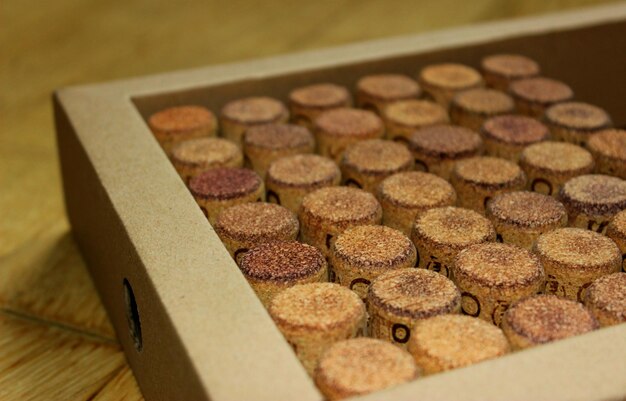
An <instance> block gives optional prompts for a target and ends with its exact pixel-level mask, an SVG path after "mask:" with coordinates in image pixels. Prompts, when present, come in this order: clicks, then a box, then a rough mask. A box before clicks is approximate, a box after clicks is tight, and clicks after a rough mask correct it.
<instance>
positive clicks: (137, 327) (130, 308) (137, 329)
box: [124, 279, 143, 352]
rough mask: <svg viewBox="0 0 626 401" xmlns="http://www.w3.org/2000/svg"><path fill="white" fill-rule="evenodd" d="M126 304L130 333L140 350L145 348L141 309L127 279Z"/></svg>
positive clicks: (125, 282)
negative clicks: (142, 334)
mask: <svg viewBox="0 0 626 401" xmlns="http://www.w3.org/2000/svg"><path fill="white" fill-rule="evenodd" d="M124 305H125V306H126V321H127V322H128V334H129V335H130V338H131V339H132V340H133V344H134V345H135V349H136V350H137V351H138V352H139V351H141V349H142V348H143V340H142V337H141V320H140V319H139V309H138V308H137V301H136V300H135V293H134V292H133V287H131V285H130V283H129V282H128V280H127V279H124Z"/></svg>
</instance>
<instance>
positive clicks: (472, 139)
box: [409, 125, 483, 180]
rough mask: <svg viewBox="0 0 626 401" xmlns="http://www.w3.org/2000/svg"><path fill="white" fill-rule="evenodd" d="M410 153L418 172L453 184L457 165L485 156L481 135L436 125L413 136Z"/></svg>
mask: <svg viewBox="0 0 626 401" xmlns="http://www.w3.org/2000/svg"><path fill="white" fill-rule="evenodd" d="M409 149H411V152H412V153H413V157H414V158H415V168H416V169H417V170H418V171H425V172H429V173H433V174H436V175H438V176H439V177H441V178H443V179H444V180H449V179H450V175H451V173H452V168H453V167H454V163H455V162H456V161H458V160H461V159H465V158H468V157H473V156H477V155H479V154H481V153H482V150H483V141H482V139H480V135H478V134H477V133H476V132H474V131H471V130H469V129H467V128H463V127H456V126H453V125H434V126H431V127H425V128H421V129H418V130H417V131H415V132H413V134H412V135H411V137H410V138H409Z"/></svg>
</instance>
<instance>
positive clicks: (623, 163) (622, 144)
mask: <svg viewBox="0 0 626 401" xmlns="http://www.w3.org/2000/svg"><path fill="white" fill-rule="evenodd" d="M587 148H588V149H589V150H590V151H591V153H592V154H593V157H594V159H595V160H596V170H595V171H596V173H600V174H608V175H614V176H617V177H620V178H622V179H625V180H626V130H623V129H606V130H602V131H597V132H596V133H594V134H592V135H591V136H590V137H589V139H588V140H587Z"/></svg>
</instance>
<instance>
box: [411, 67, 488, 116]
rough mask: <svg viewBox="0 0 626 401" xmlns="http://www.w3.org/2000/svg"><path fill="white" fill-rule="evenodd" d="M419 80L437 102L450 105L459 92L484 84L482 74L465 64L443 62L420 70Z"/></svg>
mask: <svg viewBox="0 0 626 401" xmlns="http://www.w3.org/2000/svg"><path fill="white" fill-rule="evenodd" d="M418 82H419V84H420V85H421V86H422V89H424V91H425V92H426V93H427V94H428V95H429V96H430V97H431V98H432V99H434V100H435V101H436V102H437V103H439V104H440V105H442V106H443V107H445V108H446V109H447V108H448V107H449V105H450V102H451V101H452V99H453V98H454V95H456V94H457V93H458V92H460V91H463V90H466V89H472V88H480V87H482V86H484V82H483V79H482V76H481V75H480V73H479V72H478V71H476V70H475V69H474V68H472V67H468V66H466V65H463V64H454V63H442V64H433V65H429V66H426V67H424V68H423V69H422V71H420V74H419V77H418Z"/></svg>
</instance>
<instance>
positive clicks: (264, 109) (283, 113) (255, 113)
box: [220, 96, 289, 146]
mask: <svg viewBox="0 0 626 401" xmlns="http://www.w3.org/2000/svg"><path fill="white" fill-rule="evenodd" d="M288 119H289V112H288V111H287V108H286V107H285V105H284V104H283V103H282V102H281V101H280V100H277V99H274V98H271V97H267V96H253V97H247V98H243V99H237V100H233V101H230V102H228V103H226V104H225V105H224V107H222V110H221V112H220V128H221V133H222V136H223V137H224V138H226V139H229V140H231V141H233V142H235V143H236V144H238V145H239V146H241V145H242V138H243V134H244V132H245V131H246V130H247V129H248V128H250V127H252V126H255V125H260V124H269V123H284V122H287V120H288Z"/></svg>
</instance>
